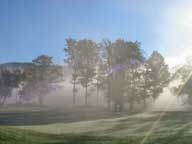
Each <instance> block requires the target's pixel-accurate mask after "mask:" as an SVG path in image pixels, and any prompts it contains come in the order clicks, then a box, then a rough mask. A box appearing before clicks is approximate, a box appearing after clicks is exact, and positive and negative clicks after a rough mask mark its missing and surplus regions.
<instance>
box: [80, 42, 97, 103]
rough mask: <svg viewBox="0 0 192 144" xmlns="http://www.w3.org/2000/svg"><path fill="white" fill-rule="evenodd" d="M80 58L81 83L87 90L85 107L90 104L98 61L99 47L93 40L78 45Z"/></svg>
mask: <svg viewBox="0 0 192 144" xmlns="http://www.w3.org/2000/svg"><path fill="white" fill-rule="evenodd" d="M77 47H78V49H79V56H80V69H79V81H80V83H81V85H82V87H83V88H85V105H87V104H88V87H89V86H90V84H91V83H92V82H93V78H94V76H95V75H96V64H97V60H98V45H97V43H95V42H94V41H91V40H86V39H84V40H80V41H78V43H77Z"/></svg>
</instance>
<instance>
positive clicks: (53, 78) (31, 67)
mask: <svg viewBox="0 0 192 144" xmlns="http://www.w3.org/2000/svg"><path fill="white" fill-rule="evenodd" d="M62 77H63V68H62V67H61V66H59V65H55V64H53V61H52V57H49V56H47V55H41V56H39V57H37V58H35V59H34V60H33V61H32V63H26V66H25V67H23V68H16V69H15V68H12V67H6V66H5V67H3V68H1V69H0V105H4V104H5V102H6V100H7V99H8V98H9V97H11V96H12V91H13V89H18V93H17V99H16V103H22V102H29V101H31V100H33V99H35V98H36V99H38V102H39V104H42V103H43V100H44V97H45V96H46V95H47V94H48V93H49V92H50V91H51V90H53V89H54V88H55V87H54V86H53V85H51V84H53V83H55V82H57V81H62Z"/></svg>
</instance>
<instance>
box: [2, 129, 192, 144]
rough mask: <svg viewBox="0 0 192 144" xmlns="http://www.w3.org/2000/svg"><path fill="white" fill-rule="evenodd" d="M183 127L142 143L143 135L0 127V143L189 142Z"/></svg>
mask: <svg viewBox="0 0 192 144" xmlns="http://www.w3.org/2000/svg"><path fill="white" fill-rule="evenodd" d="M183 132H184V129H183V130H180V131H179V132H177V133H175V134H173V135H167V136H153V137H150V138H149V139H147V141H146V142H145V143H142V140H143V139H144V137H143V136H128V137H123V138H117V137H108V136H88V135H80V134H78V135H75V134H68V135H66V134H65V135H53V134H43V133H38V132H32V131H28V130H21V129H16V128H10V127H0V144H191V143H192V137H191V136H185V135H184V133H183Z"/></svg>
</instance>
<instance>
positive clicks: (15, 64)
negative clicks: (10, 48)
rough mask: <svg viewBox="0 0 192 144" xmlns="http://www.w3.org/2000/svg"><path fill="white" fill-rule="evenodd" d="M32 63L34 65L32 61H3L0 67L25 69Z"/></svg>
mask: <svg viewBox="0 0 192 144" xmlns="http://www.w3.org/2000/svg"><path fill="white" fill-rule="evenodd" d="M33 65H34V64H33V63H18V62H13V63H4V64H0V69H11V70H15V69H26V68H29V67H31V66H33Z"/></svg>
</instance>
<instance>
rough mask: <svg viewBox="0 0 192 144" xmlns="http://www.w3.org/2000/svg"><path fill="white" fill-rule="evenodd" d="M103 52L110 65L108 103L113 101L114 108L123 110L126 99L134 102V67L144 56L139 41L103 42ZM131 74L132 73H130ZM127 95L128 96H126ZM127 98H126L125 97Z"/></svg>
mask: <svg viewBox="0 0 192 144" xmlns="http://www.w3.org/2000/svg"><path fill="white" fill-rule="evenodd" d="M103 54H104V58H105V62H106V67H108V68H107V69H108V77H107V80H106V81H107V82H106V84H107V92H106V94H107V95H106V96H107V99H108V103H109V102H110V101H111V102H113V106H114V110H115V111H117V110H118V109H119V110H120V111H121V110H122V109H123V105H124V102H125V100H126V99H127V100H128V102H129V103H131V104H133V99H132V98H131V97H134V95H132V93H133V91H132V93H131V90H133V87H134V85H133V84H134V77H133V73H134V72H135V71H134V69H135V68H136V67H137V66H138V65H139V64H140V63H142V62H143V60H144V58H143V55H142V51H141V49H140V46H139V43H138V42H127V41H124V40H121V39H119V40H116V41H115V42H114V43H112V42H110V41H108V40H107V41H104V42H103ZM129 74H131V75H129ZM126 97H127V98H126ZM125 98H126V99H125Z"/></svg>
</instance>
